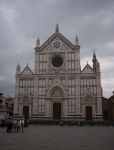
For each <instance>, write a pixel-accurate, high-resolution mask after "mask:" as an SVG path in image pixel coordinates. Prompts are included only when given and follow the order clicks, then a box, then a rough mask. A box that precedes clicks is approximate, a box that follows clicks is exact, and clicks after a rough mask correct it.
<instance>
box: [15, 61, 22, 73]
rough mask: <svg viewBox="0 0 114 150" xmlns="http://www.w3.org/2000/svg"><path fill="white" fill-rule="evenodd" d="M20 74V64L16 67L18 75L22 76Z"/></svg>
mask: <svg viewBox="0 0 114 150" xmlns="http://www.w3.org/2000/svg"><path fill="white" fill-rule="evenodd" d="M20 72H21V66H20V65H19V63H18V65H17V67H16V74H20Z"/></svg>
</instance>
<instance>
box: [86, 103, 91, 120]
mask: <svg viewBox="0 0 114 150" xmlns="http://www.w3.org/2000/svg"><path fill="white" fill-rule="evenodd" d="M86 120H92V106H86Z"/></svg>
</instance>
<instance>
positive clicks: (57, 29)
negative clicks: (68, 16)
mask: <svg viewBox="0 0 114 150" xmlns="http://www.w3.org/2000/svg"><path fill="white" fill-rule="evenodd" d="M55 32H56V33H59V25H58V24H57V25H56V28H55Z"/></svg>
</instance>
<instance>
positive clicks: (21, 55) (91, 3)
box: [0, 0, 114, 96]
mask: <svg viewBox="0 0 114 150" xmlns="http://www.w3.org/2000/svg"><path fill="white" fill-rule="evenodd" d="M113 6H114V1H113V0H109V1H107V0H99V1H95V0H86V1H85V0H64V1H62V0H42V1H37V0H34V1H31V0H15V1H14V0H10V1H9V0H5V1H4V0H1V1H0V33H1V34H0V52H1V54H0V70H1V72H0V90H2V92H3V93H4V94H5V95H9V94H11V95H13V93H14V82H15V68H16V65H17V63H18V62H19V63H20V65H21V68H22V70H23V69H24V67H25V66H26V65H27V63H28V64H29V66H30V68H31V69H32V70H33V69H34V68H33V66H34V47H35V42H36V39H37V37H38V36H39V37H40V40H41V44H43V42H45V41H46V40H47V39H48V38H49V37H50V36H51V35H52V34H53V33H54V32H55V25H56V24H57V23H58V24H59V26H60V32H61V33H62V34H63V35H64V36H65V37H66V38H67V39H69V40H70V41H71V42H72V43H74V41H75V36H76V34H77V35H78V37H79V40H80V46H81V50H80V51H81V61H84V62H83V66H84V64H85V65H86V63H87V61H89V62H90V64H91V63H92V57H93V50H94V49H95V50H96V55H97V58H98V60H99V62H100V63H101V69H102V77H103V78H102V82H103V87H104V90H103V91H104V93H106V94H105V95H106V96H107V95H108V96H109V94H111V92H112V91H109V88H107V87H106V85H107V83H106V78H105V77H106V71H107V70H108V73H107V76H110V79H112V75H113V70H111V67H108V68H107V69H106V68H104V64H103V63H104V61H106V60H108V61H110V63H111V66H112V67H113V61H112V59H113V57H114V47H113V45H112V46H110V44H109V43H113V41H114V36H113V35H114V30H113V26H114V15H113V13H114V7H113ZM111 57H112V59H110V58H111ZM86 58H87V60H86ZM81 63H82V62H81ZM110 72H112V74H111V73H110ZM104 74H105V75H104ZM4 79H5V80H4ZM113 82H114V81H112V83H113ZM112 89H113V87H111V89H110V90H112Z"/></svg>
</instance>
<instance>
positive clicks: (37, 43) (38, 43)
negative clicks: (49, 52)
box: [36, 37, 40, 47]
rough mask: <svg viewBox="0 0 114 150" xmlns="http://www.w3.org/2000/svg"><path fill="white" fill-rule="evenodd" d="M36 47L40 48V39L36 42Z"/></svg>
mask: <svg viewBox="0 0 114 150" xmlns="http://www.w3.org/2000/svg"><path fill="white" fill-rule="evenodd" d="M36 47H40V39H39V37H38V39H37V40H36Z"/></svg>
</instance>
